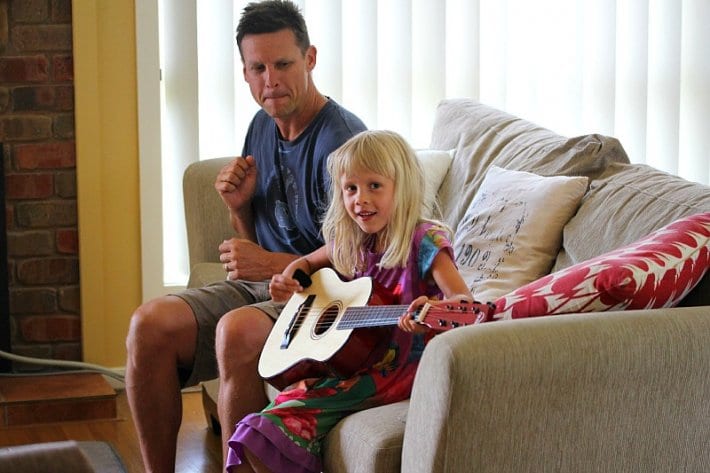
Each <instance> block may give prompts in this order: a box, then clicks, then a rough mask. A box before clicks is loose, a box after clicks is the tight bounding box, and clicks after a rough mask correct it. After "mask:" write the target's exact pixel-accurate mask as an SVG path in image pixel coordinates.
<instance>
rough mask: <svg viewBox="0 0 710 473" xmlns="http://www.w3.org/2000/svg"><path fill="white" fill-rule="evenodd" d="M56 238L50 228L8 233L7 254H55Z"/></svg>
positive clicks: (10, 255)
mask: <svg viewBox="0 0 710 473" xmlns="http://www.w3.org/2000/svg"><path fill="white" fill-rule="evenodd" d="M54 249H55V245H54V238H53V235H52V232H50V231H49V230H39V231H19V232H8V233H7V254H8V256H9V257H16V256H35V257H36V256H47V255H52V254H54Z"/></svg>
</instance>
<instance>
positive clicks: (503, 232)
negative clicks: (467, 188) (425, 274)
mask: <svg viewBox="0 0 710 473" xmlns="http://www.w3.org/2000/svg"><path fill="white" fill-rule="evenodd" d="M586 190H587V178H586V177H581V176H574V177H572V176H538V175H537V174H533V173H529V172H525V171H511V170H508V169H502V168H499V167H498V166H491V167H490V168H489V169H488V172H487V173H486V178H485V179H484V181H483V183H482V184H481V187H480V188H479V190H478V193H477V194H476V196H475V197H474V199H473V200H472V201H471V205H470V206H469V208H468V210H467V211H466V214H465V215H464V218H463V220H462V221H461V223H460V224H459V226H458V230H457V231H456V235H455V237H454V253H455V255H456V264H457V266H458V268H459V271H460V273H461V276H463V279H464V281H466V284H467V285H468V287H469V288H470V289H471V292H472V293H473V295H474V297H475V298H476V299H478V300H480V301H493V300H495V299H496V298H497V297H500V296H502V295H504V294H506V293H508V292H510V291H512V290H514V289H517V288H518V287H520V286H522V285H524V284H527V283H529V282H531V281H534V280H536V279H538V278H540V277H542V276H544V275H546V274H547V273H548V272H549V271H550V268H551V267H552V264H553V263H554V262H555V258H556V257H557V253H558V252H559V250H560V245H561V244H562V229H563V228H564V226H565V224H566V223H567V221H568V220H569V219H570V218H571V217H572V215H574V213H575V212H576V210H577V207H578V206H579V202H580V200H581V199H582V196H583V195H584V192H585V191H586Z"/></svg>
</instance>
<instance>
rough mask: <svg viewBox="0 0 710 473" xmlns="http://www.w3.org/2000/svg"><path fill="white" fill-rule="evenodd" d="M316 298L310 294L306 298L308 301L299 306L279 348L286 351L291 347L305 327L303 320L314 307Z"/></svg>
mask: <svg viewBox="0 0 710 473" xmlns="http://www.w3.org/2000/svg"><path fill="white" fill-rule="evenodd" d="M315 298H316V296H315V294H309V295H308V296H307V297H306V300H305V301H303V303H302V304H301V305H299V306H298V310H297V311H296V313H295V314H294V315H293V318H292V319H291V323H289V324H288V327H286V331H285V332H284V335H283V338H282V339H281V345H279V348H281V349H282V350H286V349H287V348H288V347H289V345H291V342H292V341H293V337H294V336H295V335H296V333H297V332H298V330H300V328H301V325H303V319H304V318H305V317H306V314H307V313H308V311H309V310H310V309H311V307H312V306H313V301H314V300H315Z"/></svg>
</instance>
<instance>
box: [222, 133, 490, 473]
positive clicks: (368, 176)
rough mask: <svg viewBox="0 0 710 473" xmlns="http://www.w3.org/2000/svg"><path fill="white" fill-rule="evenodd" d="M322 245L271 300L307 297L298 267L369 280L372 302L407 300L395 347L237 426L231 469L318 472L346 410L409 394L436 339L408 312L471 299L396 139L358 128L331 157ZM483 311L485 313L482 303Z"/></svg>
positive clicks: (304, 386)
mask: <svg viewBox="0 0 710 473" xmlns="http://www.w3.org/2000/svg"><path fill="white" fill-rule="evenodd" d="M328 170H329V172H330V176H331V194H332V197H331V200H330V202H331V203H330V207H329V208H328V211H327V213H326V215H325V219H324V223H323V236H324V238H325V242H326V244H325V246H323V247H322V248H320V249H318V250H316V251H314V252H313V253H311V254H309V255H306V256H304V257H301V258H299V259H297V260H295V261H294V262H293V263H291V264H290V265H289V266H288V267H287V268H286V269H285V270H284V272H283V273H282V274H278V275H275V276H274V277H273V278H272V280H271V284H270V286H269V290H270V292H271V295H272V297H273V299H274V300H276V301H285V300H287V299H288V298H289V297H290V296H291V295H292V294H293V293H294V292H296V291H302V290H303V288H302V287H301V285H300V284H299V283H298V282H297V281H296V280H295V279H293V277H292V276H293V274H294V272H295V271H296V270H297V269H301V270H303V271H305V272H306V273H307V274H312V273H313V272H315V271H317V270H318V269H320V268H323V267H333V268H334V269H335V270H336V271H337V272H338V273H340V275H342V276H343V277H345V278H358V277H362V276H369V277H371V278H372V281H373V299H375V300H377V302H379V303H381V304H410V305H409V309H408V311H407V313H406V314H403V315H402V316H401V317H400V318H399V322H398V326H399V329H396V328H395V329H393V330H392V331H391V340H390V342H389V350H388V352H387V353H386V354H385V356H384V357H383V359H382V360H381V361H380V362H379V363H376V364H375V365H373V366H372V367H370V368H368V369H366V370H364V371H360V372H358V373H357V374H356V375H355V376H353V377H351V378H349V379H341V378H320V379H306V380H303V381H301V382H298V383H295V384H294V385H292V386H290V387H289V388H287V389H286V390H285V391H283V392H281V394H280V395H279V396H278V397H277V398H276V400H275V401H274V402H273V403H271V404H270V405H269V406H267V407H266V408H265V409H264V410H263V411H261V412H260V413H256V414H250V415H248V416H246V417H245V418H244V419H242V420H241V421H240V422H239V423H238V424H237V426H236V431H235V433H234V435H233V436H232V438H231V440H230V441H229V446H230V451H229V456H228V461H227V470H228V471H232V468H233V467H235V466H236V465H239V464H241V463H243V462H246V463H248V464H249V465H251V467H252V468H253V469H254V470H255V471H273V472H289V473H291V472H304V473H305V472H320V471H321V470H322V468H321V456H320V448H321V441H322V439H323V437H325V435H326V434H327V433H328V432H329V431H330V429H331V428H333V426H335V424H336V423H337V422H338V421H339V420H340V419H342V418H343V417H345V416H346V415H348V414H351V413H353V412H356V411H360V410H363V409H367V408H371V407H375V406H379V405H383V404H389V403H394V402H398V401H401V400H403V399H407V398H409V396H410V393H411V389H412V383H413V381H414V374H415V371H416V368H417V364H418V362H419V359H420V357H421V354H422V351H423V349H424V345H425V343H426V342H427V341H428V340H429V339H430V338H431V337H432V336H433V333H431V332H430V331H429V330H428V329H427V328H426V327H425V326H423V325H421V324H418V323H416V322H414V321H413V320H412V318H411V317H410V316H408V314H409V313H410V312H413V311H414V310H416V309H417V308H418V307H419V306H421V305H422V304H424V303H425V302H427V300H428V299H439V298H441V296H442V295H443V297H444V298H446V299H451V300H456V301H457V302H458V301H461V300H468V301H472V300H473V299H472V296H471V293H470V291H469V289H468V287H467V285H466V283H465V282H464V281H463V279H462V278H461V276H460V275H459V273H458V271H457V269H456V266H455V265H454V256H453V249H452V246H451V243H450V241H449V238H448V232H447V230H446V229H445V228H444V227H443V225H442V224H440V223H437V222H434V221H428V220H424V219H422V218H421V213H422V189H423V188H424V178H423V176H422V171H421V168H420V166H419V162H418V161H417V158H416V156H415V155H414V151H413V150H412V148H411V147H410V146H409V145H408V144H407V143H406V142H405V141H404V140H403V139H402V138H401V137H400V136H399V135H397V134H396V133H394V132H389V131H365V132H362V133H360V134H358V135H356V136H354V137H353V138H351V139H350V140H349V141H347V142H346V143H345V144H343V145H342V146H341V147H340V148H338V149H337V150H336V151H335V152H333V154H331V156H330V158H329V161H328ZM481 310H484V311H487V306H485V305H483V306H482V307H481Z"/></svg>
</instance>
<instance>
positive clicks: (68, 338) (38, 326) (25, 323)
mask: <svg viewBox="0 0 710 473" xmlns="http://www.w3.org/2000/svg"><path fill="white" fill-rule="evenodd" d="M19 329H20V334H21V335H22V338H23V339H24V340H25V341H26V342H34V343H43V342H58V341H63V342H75V341H79V340H81V321H80V319H79V317H78V316H76V315H43V316H34V317H32V316H31V317H22V318H21V319H20V321H19Z"/></svg>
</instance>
